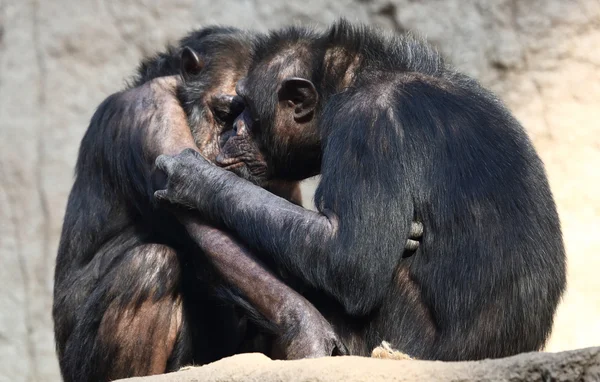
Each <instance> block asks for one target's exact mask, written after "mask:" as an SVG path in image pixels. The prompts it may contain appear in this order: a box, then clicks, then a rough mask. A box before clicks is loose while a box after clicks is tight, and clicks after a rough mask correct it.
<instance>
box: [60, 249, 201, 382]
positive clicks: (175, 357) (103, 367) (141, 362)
mask: <svg viewBox="0 0 600 382" xmlns="http://www.w3.org/2000/svg"><path fill="white" fill-rule="evenodd" d="M109 255H111V256H109ZM112 255H114V256H112ZM179 270H180V267H179V261H178V259H177V254H176V253H175V251H174V250H173V249H171V248H169V247H167V246H164V245H160V244H143V245H138V246H136V247H134V248H132V249H129V250H127V251H124V252H122V253H112V254H111V253H108V252H107V253H106V256H100V255H98V256H97V259H96V261H93V262H92V263H90V264H89V265H88V266H87V267H84V268H81V269H80V270H79V271H78V272H77V273H75V272H74V273H73V275H72V276H73V277H72V278H71V279H70V280H67V281H66V282H65V283H64V284H63V285H62V287H61V288H60V290H58V291H57V292H56V298H55V311H56V310H57V309H58V310H60V309H64V310H66V311H68V312H69V314H64V315H57V314H55V326H56V328H57V342H58V344H59V348H58V350H59V353H60V355H61V356H60V357H59V359H60V361H61V369H62V372H63V378H64V379H65V381H81V380H96V381H105V380H112V379H118V378H123V377H131V376H141V375H150V374H160V373H164V372H166V371H168V370H173V369H174V368H178V367H181V366H183V365H185V364H187V363H189V362H191V361H192V354H191V348H189V347H190V346H191V344H190V343H188V344H187V345H186V342H189V340H190V333H188V332H187V329H186V328H187V325H185V322H184V321H185V320H186V317H185V315H184V314H183V305H182V302H183V301H182V295H181V292H180V282H181V280H180V277H179ZM91 280H93V281H91ZM89 282H94V283H95V285H94V287H93V288H92V289H88V288H87V285H86V283H89ZM85 290H89V295H88V296H87V297H86V298H85V299H83V300H82V303H81V304H80V305H73V304H72V302H73V301H76V300H77V299H78V296H77V294H81V293H84V291H85ZM55 313H56V312H55ZM69 328H71V329H70V330H69ZM186 349H187V350H186Z"/></svg>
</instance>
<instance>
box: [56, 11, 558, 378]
mask: <svg viewBox="0 0 600 382" xmlns="http://www.w3.org/2000/svg"><path fill="white" fill-rule="evenodd" d="M163 154H166V155H163ZM169 155H170V156H169ZM316 174H321V181H320V183H319V186H318V189H317V192H316V195H315V204H316V206H317V209H318V212H315V211H310V210H306V209H304V208H302V207H301V206H299V203H300V194H299V189H298V181H300V180H302V179H305V178H307V177H310V176H313V175H316ZM157 190H158V191H157ZM155 191H156V192H155ZM277 195H278V196H277ZM168 202H170V203H168ZM564 285H565V255H564V249H563V243H562V238H561V231H560V224H559V219H558V216H557V213H556V208H555V205H554V201H553V198H552V194H551V192H550V189H549V186H548V181H547V179H546V175H545V172H544V167H543V164H542V162H541V161H540V158H539V157H538V156H537V154H536V152H535V150H534V148H533V146H532V144H531V142H530V140H529V138H528V137H527V135H526V133H525V131H524V130H523V128H522V127H521V126H520V125H519V123H518V122H517V121H516V120H515V119H514V117H512V116H511V114H510V113H509V112H508V111H507V110H506V108H505V107H504V106H503V105H502V104H501V102H500V101H499V100H498V99H497V98H495V97H494V96H493V95H492V94H491V93H489V92H488V91H486V90H484V89H482V88H481V86H480V85H479V84H478V83H477V82H476V81H474V80H473V79H471V78H469V77H467V76H465V75H463V74H460V73H457V72H456V71H454V70H453V69H451V68H450V67H448V65H447V64H445V63H444V62H443V60H442V58H441V57H440V56H439V55H438V53H437V52H436V51H435V50H434V49H433V48H431V47H430V46H429V45H427V44H426V43H424V42H422V41H419V40H416V39H414V38H411V37H408V36H400V37H392V36H385V35H382V34H381V33H379V32H377V31H374V30H372V29H370V28H368V27H365V26H356V25H351V24H349V23H348V22H345V21H340V22H338V23H336V24H334V25H333V26H332V27H330V28H329V29H327V30H326V31H321V32H316V31H314V30H311V29H306V28H299V27H293V28H286V29H283V30H279V31H273V32H270V33H268V34H264V35H262V34H251V33H248V32H244V31H240V30H236V29H231V28H207V29H202V30H200V31H197V32H195V33H192V34H190V35H189V36H188V37H186V38H184V39H183V40H182V41H181V42H180V44H179V45H178V46H177V47H171V48H169V49H168V50H167V51H166V52H165V53H161V54H159V55H157V56H156V57H153V58H151V59H148V60H146V61H144V62H143V63H142V65H141V66H140V69H139V71H138V76H137V77H136V79H135V80H134V81H133V84H132V85H131V86H130V87H129V88H128V89H127V90H125V91H123V92H120V93H117V94H115V95H112V96H110V97H109V98H108V99H107V100H106V101H104V102H103V103H102V104H101V105H100V107H99V108H98V110H97V112H96V113H95V115H94V117H93V118H92V121H91V123H90V126H89V128H88V130H87V132H86V134H85V136H84V138H83V140H82V143H81V149H80V152H79V159H78V162H77V176H76V179H75V184H74V186H73V190H72V192H71V195H70V198H69V203H68V206H67V212H66V215H65V222H64V227H63V233H62V240H61V243H60V248H59V253H58V258H57V264H56V278H55V294H54V320H55V331H56V340H57V348H58V355H59V360H60V366H61V370H62V373H63V377H64V378H65V380H67V381H80V380H109V379H114V378H119V377H126V376H133V375H145V374H155V373H162V372H166V371H171V370H177V369H178V368H179V367H181V366H184V365H188V364H204V363H207V362H211V361H214V360H217V359H219V358H222V357H224V356H228V355H232V354H235V353H240V352H249V351H261V352H264V353H266V354H268V355H270V356H271V357H276V358H284V359H293V358H302V357H316V356H326V355H336V354H340V355H343V354H355V355H368V354H369V353H370V352H371V350H372V349H373V348H374V347H376V346H377V345H378V344H380V343H381V342H382V341H383V340H385V341H388V342H390V343H391V344H392V346H393V347H394V348H397V349H398V350H400V351H401V352H404V353H406V354H408V355H410V356H412V357H415V358H418V359H438V360H470V359H480V358H486V357H502V356H507V355H511V354H515V353H519V352H523V351H530V350H537V349H540V348H541V347H542V346H543V344H544V342H545V341H546V339H547V337H548V334H549V332H550V329H551V327H552V320H553V315H554V312H555V309H556V306H557V303H558V301H559V299H560V296H561V293H562V291H563V289H564Z"/></svg>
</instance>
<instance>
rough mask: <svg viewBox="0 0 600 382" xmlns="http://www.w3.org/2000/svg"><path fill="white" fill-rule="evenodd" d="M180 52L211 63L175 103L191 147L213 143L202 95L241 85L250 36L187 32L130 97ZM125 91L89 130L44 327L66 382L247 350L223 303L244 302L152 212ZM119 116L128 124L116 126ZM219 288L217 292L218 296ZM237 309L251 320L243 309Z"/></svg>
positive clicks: (146, 67) (147, 69)
mask: <svg viewBox="0 0 600 382" xmlns="http://www.w3.org/2000/svg"><path fill="white" fill-rule="evenodd" d="M183 46H191V47H193V48H194V49H195V50H197V51H198V52H201V53H202V54H203V57H205V58H209V59H214V62H206V63H205V68H204V70H203V71H202V73H201V74H200V75H199V76H198V77H197V78H195V80H194V85H193V86H184V87H182V88H181V89H180V90H179V94H178V96H179V97H180V99H181V100H182V101H183V103H184V105H185V109H186V112H187V113H188V116H189V122H190V126H193V127H194V128H195V129H196V133H197V135H196V138H198V137H200V138H204V137H206V134H209V137H212V136H214V135H215V134H218V133H220V131H214V130H215V127H214V126H217V125H218V126H221V125H219V123H215V121H214V116H212V115H206V113H210V110H208V111H207V110H205V109H206V105H205V104H201V103H200V102H199V100H200V101H202V100H203V98H202V96H203V95H204V93H211V92H212V91H213V89H212V88H211V86H215V85H216V84H217V83H218V82H219V80H220V78H219V76H221V75H222V73H223V72H224V71H225V70H233V71H235V70H244V73H245V70H246V68H245V67H244V63H243V60H244V57H245V58H246V59H247V57H248V54H245V53H244V51H243V50H242V48H244V49H248V48H249V36H248V35H247V34H245V33H242V32H240V31H237V30H235V29H230V28H207V29H203V30H201V31H199V32H194V33H192V34H190V35H189V36H188V37H186V38H184V39H183V40H182V41H181V42H180V44H179V45H178V46H177V47H170V48H168V50H167V51H166V52H165V53H161V54H159V55H157V56H156V57H153V58H150V59H147V60H145V61H144V62H143V63H142V65H141V66H140V68H139V70H138V75H137V76H136V78H135V79H134V80H133V81H132V85H131V86H130V89H133V88H134V87H135V86H140V85H142V84H144V83H145V82H147V81H149V80H151V79H153V78H156V77H161V76H168V75H174V74H178V73H179V64H180V63H179V60H180V59H179V57H180V51H181V47H183ZM220 54H223V55H226V56H227V58H229V59H222V57H221V56H220ZM244 54H245V56H244ZM246 61H247V60H246ZM130 91H137V90H128V91H125V92H122V93H118V94H115V95H113V96H111V97H109V98H108V99H107V100H106V101H104V102H103V103H102V104H101V105H100V106H99V107H98V110H97V111H96V113H95V115H94V117H93V118H92V121H91V123H90V126H89V128H88V130H87V132H86V134H85V136H84V137H83V140H82V142H81V147H80V151H79V157H78V160H77V165H76V178H75V183H74V185H73V188H72V191H71V194H70V196H69V201H68V205H67V210H66V214H65V220H64V225H63V231H62V236H61V242H60V247H59V251H58V257H57V261H56V273H55V286H54V306H53V317H54V326H55V334H56V342H57V352H58V358H59V363H60V368H61V371H62V375H63V378H64V379H65V380H66V381H82V380H90V381H92V380H93V381H102V380H109V379H116V378H122V377H129V376H134V375H146V374H149V373H156V372H165V371H172V370H177V369H178V368H180V367H181V366H184V365H186V364H191V363H195V364H204V363H207V362H211V361H214V360H217V359H220V358H222V357H224V356H227V355H231V354H234V353H235V352H238V351H240V350H241V349H242V348H243V346H245V345H244V344H243V343H242V341H243V340H244V336H245V332H244V330H243V328H244V321H243V320H241V319H240V315H239V314H237V313H236V310H235V308H234V305H233V304H232V303H231V302H227V301H232V300H237V301H238V303H243V302H244V301H243V299H242V298H241V297H240V296H239V294H238V293H236V292H235V289H233V288H230V287H226V286H224V285H222V283H221V281H220V280H219V278H218V277H217V276H216V273H215V272H214V271H213V270H212V269H211V265H210V264H209V263H208V262H207V261H206V259H204V257H202V256H201V253H199V252H200V251H199V249H198V247H196V246H195V245H194V243H192V242H191V240H190V239H189V237H188V236H187V233H186V232H185V231H184V230H183V227H182V226H181V225H180V224H179V223H178V222H177V220H176V219H175V218H174V217H173V216H172V215H171V214H169V213H166V212H164V211H163V210H161V209H158V208H156V207H155V206H154V204H153V201H152V192H153V191H152V179H151V175H150V174H151V170H152V167H153V161H154V158H153V157H151V155H150V154H149V153H150V152H152V151H155V148H153V147H152V139H153V137H147V136H146V135H145V134H146V133H145V131H144V129H133V128H132V127H131V126H132V125H133V124H134V119H135V118H136V113H139V112H140V111H139V110H129V109H127V110H124V109H123V108H125V107H129V106H124V105H130V104H131V103H127V102H121V100H123V99H124V97H129V96H130V95H129V93H128V92H130ZM132 94H133V96H135V94H136V93H132ZM194 102H195V103H194ZM142 110H143V109H142ZM122 115H128V116H130V121H127V120H119V119H118V118H119V117H118V116H122ZM204 117H206V118H204ZM128 122H131V123H128ZM217 122H218V121H217ZM203 134H205V135H204V136H203ZM213 145H216V143H214V142H213ZM215 151H216V150H215V149H214V147H213V148H207V152H215ZM207 156H210V155H207ZM219 287H221V288H223V289H222V290H221V291H219V290H215V289H216V288H217V289H218V288H219ZM238 305H239V304H238ZM242 308H244V310H246V311H247V312H248V311H249V312H250V314H252V315H254V316H256V317H257V318H258V317H259V315H258V314H257V313H256V312H253V311H252V309H251V306H250V305H249V304H246V305H244V306H242ZM179 316H181V317H180V318H179ZM173 335H176V341H174V344H175V345H174V347H173V348H172V349H164V348H163V347H164V346H166V345H164V344H165V343H169V341H170V342H171V343H173V341H172V340H169V339H172V336H173ZM242 350H243V349H242ZM247 350H255V351H256V350H260V348H250V349H247ZM156 352H165V354H166V355H167V356H168V361H167V364H166V367H164V368H162V370H161V367H160V365H159V366H158V367H157V366H156V365H152V364H150V363H151V360H152V359H154V358H156V357H155V355H156V354H157V353H156Z"/></svg>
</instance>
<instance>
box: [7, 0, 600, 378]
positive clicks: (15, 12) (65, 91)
mask: <svg viewBox="0 0 600 382" xmlns="http://www.w3.org/2000/svg"><path fill="white" fill-rule="evenodd" d="M339 16H344V17H347V18H348V19H350V20H351V21H363V22H367V23H371V24H373V25H377V26H380V27H382V28H385V29H388V30H392V31H395V32H397V33H402V32H405V31H408V30H414V31H416V32H418V33H419V34H421V35H424V36H425V37H426V38H427V39H428V40H429V41H430V42H432V43H433V44H435V45H436V46H437V47H438V48H439V49H440V50H441V51H442V52H443V53H444V54H445V55H446V56H447V57H448V59H449V60H450V61H451V62H453V63H454V65H455V66H456V67H458V68H459V69H460V70H462V71H464V72H466V73H469V74H470V75H472V76H474V77H476V78H478V79H479V80H480V81H481V82H482V83H483V84H484V85H485V86H487V87H489V88H491V89H492V90H494V91H495V92H496V93H498V94H499V95H500V96H501V97H502V98H503V99H504V100H505V102H506V103H507V104H508V106H509V108H510V109H511V110H512V111H513V112H514V113H515V115H516V116H517V118H518V119H519V120H520V121H521V123H522V124H523V125H524V126H525V127H526V129H527V130H528V131H529V133H530V135H531V137H532V138H533V141H534V143H535V145H536V147H537V150H538V152H539V153H540V155H541V156H542V158H543V160H544V161H545V163H546V169H547V171H548V174H549V177H550V182H551V186H552V189H553V192H554V196H555V199H556V202H557V204H558V209H559V213H560V216H561V220H562V225H563V233H564V238H565V243H566V247H567V252H568V256H569V286H568V291H567V293H566V295H565V297H564V299H563V302H562V304H561V306H560V308H559V311H558V315H557V316H556V321H555V328H554V332H553V335H552V338H551V340H550V342H549V343H548V346H547V348H546V350H548V351H560V350H567V349H573V348H579V347H586V346H593V345H600V256H599V251H600V192H599V191H598V190H597V188H598V187H599V186H600V1H598V0H527V1H524V0H522V1H519V0H430V1H425V0H422V1H417V0H331V1H327V0H302V1H276V0H267V1H258V0H238V1H236V0H219V1H214V0H128V1H121V0H51V1H48V0H46V1H44V0H0V380H11V381H53V380H58V379H59V371H58V366H57V362H56V359H55V354H54V340H53V334H52V320H51V317H50V309H51V305H52V284H53V280H52V279H53V272H54V270H53V267H54V260H55V255H56V250H57V245H58V239H59V235H60V230H61V224H62V219H63V214H64V210H65V203H66V200H67V196H68V193H69V190H70V187H71V183H72V180H73V166H74V164H75V160H76V156H77V150H78V147H79V142H80V139H81V137H82V135H83V133H84V131H85V129H86V128H87V125H88V122H89V120H90V118H91V116H92V114H93V112H94V110H95V108H96V106H97V105H98V104H99V103H100V102H101V101H102V100H103V99H104V98H105V97H106V96H107V95H109V94H111V93H113V92H116V91H118V90H120V89H121V88H122V87H123V85H124V80H125V79H126V78H128V77H129V76H130V75H131V74H132V73H133V72H134V69H135V67H136V65H137V63H138V62H139V60H140V58H141V57H142V56H144V55H147V54H151V53H153V52H155V51H157V50H159V49H161V48H162V47H163V46H164V45H165V44H166V43H167V42H172V41H175V40H177V39H178V38H180V37H182V36H183V35H184V34H185V33H186V32H188V31H190V30H191V29H192V28H197V27H200V26H205V25H207V24H213V23H220V24H226V25H232V26H236V27H242V28H253V29H257V30H266V29H268V28H275V27H279V26H282V25H286V24H289V23H292V22H298V23H311V24H316V25H324V24H327V23H330V22H332V21H334V20H335V19H337V18H338V17H339ZM313 185H314V181H313V182H312V183H311V182H308V183H307V184H306V191H305V195H306V196H308V198H307V202H308V203H309V204H310V194H309V193H310V189H311V187H312V186H313Z"/></svg>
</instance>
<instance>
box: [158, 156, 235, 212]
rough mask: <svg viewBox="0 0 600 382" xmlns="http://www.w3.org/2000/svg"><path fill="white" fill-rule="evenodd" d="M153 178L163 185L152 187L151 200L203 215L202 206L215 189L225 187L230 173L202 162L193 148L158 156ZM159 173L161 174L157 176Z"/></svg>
mask: <svg viewBox="0 0 600 382" xmlns="http://www.w3.org/2000/svg"><path fill="white" fill-rule="evenodd" d="M156 172H157V173H159V174H157V175H156V176H155V178H163V179H164V181H163V182H162V183H163V184H155V186H154V187H155V192H154V197H155V198H156V199H157V200H159V201H167V202H171V203H175V204H179V205H183V206H187V207H189V208H192V209H196V210H198V211H199V212H200V213H202V212H204V210H203V207H204V205H205V204H206V203H204V202H206V201H207V200H208V199H209V198H210V195H211V194H213V193H214V191H215V190H218V189H220V188H221V185H225V184H226V182H227V178H228V176H234V177H235V175H233V174H231V173H229V172H227V171H226V170H223V169H221V168H219V167H217V166H215V165H214V164H213V163H211V162H209V161H208V160H206V159H205V158H204V157H203V156H202V155H200V153H199V152H197V151H196V150H193V149H186V150H183V151H182V152H181V153H180V154H178V155H175V156H169V155H160V156H159V157H158V158H156ZM160 173H162V174H160Z"/></svg>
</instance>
